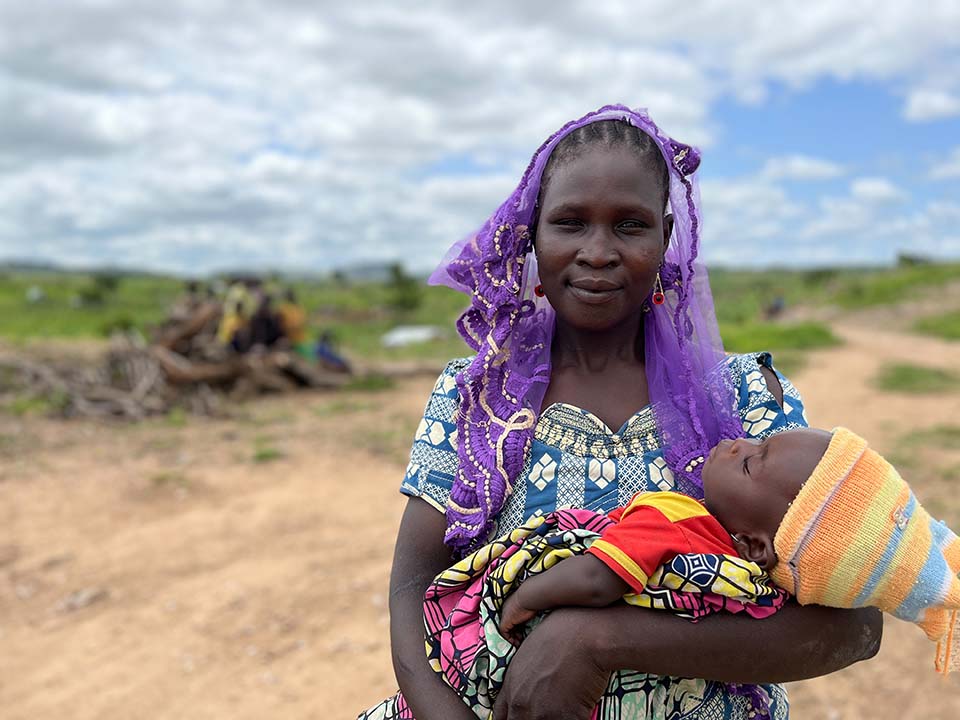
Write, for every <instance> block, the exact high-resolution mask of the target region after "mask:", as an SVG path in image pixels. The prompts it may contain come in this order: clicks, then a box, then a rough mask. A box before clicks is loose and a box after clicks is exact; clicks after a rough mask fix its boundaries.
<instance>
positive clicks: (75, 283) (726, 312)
mask: <svg viewBox="0 0 960 720" xmlns="http://www.w3.org/2000/svg"><path fill="white" fill-rule="evenodd" d="M710 277H711V283H712V286H713V290H714V296H715V301H716V308H717V314H718V320H719V321H720V325H721V331H722V334H723V337H724V340H725V343H726V345H727V348H728V350H730V351H733V352H739V351H746V350H750V349H758V348H762V349H769V350H772V351H775V352H779V353H784V352H786V353H787V354H788V355H791V354H792V355H793V356H798V353H802V351H804V350H809V349H812V348H815V347H823V346H828V345H831V344H834V343H835V342H836V339H835V338H834V337H833V336H832V335H831V333H830V331H829V329H828V328H826V327H825V326H823V325H818V324H816V323H804V324H799V325H784V324H781V323H774V322H767V321H765V320H764V310H765V308H767V307H768V306H769V305H770V304H771V303H772V302H774V300H775V299H776V298H780V299H781V300H782V301H783V303H784V304H785V306H786V307H787V308H791V307H794V306H798V305H813V306H816V305H839V306H841V307H843V308H848V309H855V308H860V307H868V306H872V305H876V304H883V303H889V302H894V301H896V300H898V299H899V298H901V297H903V296H904V295H905V294H906V293H908V292H909V291H910V289H912V288H916V287H921V286H922V287H924V288H929V287H931V286H934V285H936V284H938V283H946V282H949V281H953V280H958V279H960V264H957V263H954V264H936V265H922V266H910V265H908V266H903V267H894V268H887V269H870V270H862V269H843V270H839V269H824V270H807V271H797V270H766V271H762V272H757V271H731V270H723V269H718V270H713V271H711V273H710ZM292 286H293V288H294V289H295V290H296V291H297V293H298V295H299V298H300V301H301V303H302V304H303V305H304V306H305V307H306V308H307V310H308V312H309V313H310V317H311V324H312V326H313V328H314V329H315V331H319V330H321V329H323V330H330V331H332V332H333V333H334V336H335V337H336V338H337V340H338V341H339V342H340V344H341V346H342V347H343V348H344V350H346V351H347V352H348V353H349V354H351V355H353V356H355V357H366V358H373V359H394V358H396V359H401V358H442V357H452V356H455V355H458V354H465V353H466V352H467V348H466V346H465V345H464V344H463V342H462V341H461V340H460V339H459V337H457V335H456V332H455V330H454V322H455V320H456V318H457V316H458V315H459V313H460V312H461V310H462V309H463V307H464V297H463V296H462V295H461V294H459V293H457V292H454V291H452V290H449V289H447V288H436V287H422V286H421V287H420V289H419V298H420V299H419V303H416V302H414V303H407V304H408V305H415V307H412V309H404V310H401V309H398V305H401V306H402V304H403V303H398V301H397V297H396V296H397V290H396V288H395V287H392V286H391V285H390V284H388V283H359V282H357V283H350V282H343V281H340V282H337V281H334V280H325V281H315V282H306V281H297V282H293V283H292ZM31 288H40V289H41V290H42V292H43V295H44V297H43V299H41V300H38V301H36V302H32V303H31V302H28V301H27V296H28V293H29V292H30V289H31ZM181 289H182V282H181V281H180V280H178V279H176V278H171V277H160V276H148V275H126V276H107V278H106V279H104V278H103V277H98V276H96V275H86V274H81V273H54V272H7V273H4V274H0V339H4V340H7V341H11V342H23V341H27V340H30V339H32V338H91V337H104V336H106V335H107V334H109V332H110V330H111V329H113V328H117V327H130V328H136V329H138V330H140V331H141V332H143V333H144V334H148V333H149V330H150V328H151V326H152V325H155V324H156V323H158V322H159V321H161V320H162V319H163V317H164V316H165V314H166V312H167V310H168V308H169V307H170V305H171V304H172V303H173V302H174V300H175V299H176V297H177V295H178V294H179V293H180V291H181ZM34 292H36V291H34ZM414 295H417V291H416V290H415V291H414ZM399 324H430V325H437V326H439V327H441V328H443V329H444V330H445V331H446V332H447V335H446V336H445V337H444V338H443V339H441V340H438V341H434V342H431V343H428V344H423V345H417V346H410V347H407V348H403V349H397V350H391V349H385V348H383V347H382V346H381V344H380V338H381V336H382V335H383V334H384V333H385V332H386V331H388V330H389V329H391V328H393V327H395V326H397V325H399ZM917 330H918V331H920V332H927V333H933V334H937V335H940V336H942V337H954V338H955V337H957V336H960V316H958V315H957V314H956V313H953V314H951V315H944V316H942V317H939V318H931V319H928V320H924V321H921V323H919V324H918V327H917Z"/></svg>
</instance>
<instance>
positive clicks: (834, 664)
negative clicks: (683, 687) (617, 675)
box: [563, 602, 883, 683]
mask: <svg viewBox="0 0 960 720" xmlns="http://www.w3.org/2000/svg"><path fill="white" fill-rule="evenodd" d="M563 612H581V613H589V617H586V616H585V617H584V618H583V619H582V622H589V623H590V624H591V627H593V628H594V632H592V633H591V637H592V642H593V643H595V644H594V646H593V652H594V654H595V657H596V661H597V663H598V664H599V665H600V667H602V668H604V669H607V670H611V671H612V670H616V669H624V668H630V669H633V670H640V671H643V672H651V673H656V674H658V675H678V676H682V677H698V678H704V679H707V680H720V681H723V682H744V683H760V682H789V681H794V680H804V679H806V678H811V677H818V676H820V675H826V674H828V673H831V672H834V671H836V670H840V669H841V668H845V667H847V666H848V665H852V664H853V663H855V662H859V661H860V660H866V659H868V658H870V657H873V655H875V654H876V653H877V651H878V650H879V649H880V638H881V635H882V632H883V618H882V616H881V614H880V612H879V611H877V610H874V609H872V608H866V609H860V610H837V609H834V608H825V607H820V606H816V605H808V606H806V607H801V606H799V605H797V604H796V603H793V602H790V603H788V604H787V605H786V606H784V608H783V609H782V610H781V611H780V612H778V613H776V614H775V615H772V616H770V617H768V618H764V619H762V620H758V619H755V618H751V617H749V616H747V615H745V614H742V613H741V614H738V615H733V614H729V613H721V614H717V615H709V616H707V617H705V618H702V619H701V620H700V621H699V622H696V623H692V622H690V621H689V620H685V619H683V618H678V617H676V616H675V615H672V614H670V613H667V612H660V611H653V610H647V609H642V608H636V607H631V606H627V605H614V606H611V607H609V608H604V609H602V610H589V609H583V610H575V609H570V610H565V611H563Z"/></svg>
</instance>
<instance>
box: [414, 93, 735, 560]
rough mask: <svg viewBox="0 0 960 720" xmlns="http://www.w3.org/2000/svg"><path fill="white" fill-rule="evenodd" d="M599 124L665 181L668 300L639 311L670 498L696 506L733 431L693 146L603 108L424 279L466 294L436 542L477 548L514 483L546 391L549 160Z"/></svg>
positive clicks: (539, 155)
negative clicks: (638, 138)
mask: <svg viewBox="0 0 960 720" xmlns="http://www.w3.org/2000/svg"><path fill="white" fill-rule="evenodd" d="M604 120H618V121H622V122H626V123H629V124H630V125H633V126H635V127H637V128H638V129H640V130H641V131H643V132H644V133H646V134H647V135H649V136H650V137H651V138H653V140H654V141H655V142H656V144H657V146H658V147H659V148H660V151H661V152H662V153H663V157H664V159H665V160H666V163H667V167H668V168H669V172H670V187H669V198H670V208H671V212H672V213H673V219H674V225H673V234H672V235H671V239H670V246H669V248H668V249H667V252H666V255H665V257H664V263H663V267H662V268H661V270H660V276H661V278H662V281H663V286H664V289H665V290H666V292H667V300H666V302H665V303H664V304H663V305H651V304H650V302H649V298H648V301H647V307H648V308H649V312H645V314H644V348H645V364H646V374H647V386H648V389H649V394H650V403H651V405H652V406H653V410H654V414H655V417H656V420H657V425H658V427H659V429H660V433H661V441H662V442H661V445H662V447H663V448H664V459H665V460H666V462H667V465H668V466H669V467H670V468H671V470H672V471H673V473H674V477H675V478H676V483H677V489H678V490H680V491H681V492H685V493H687V494H689V495H692V496H694V497H697V498H701V497H703V484H702V481H701V479H700V470H701V468H702V465H703V458H704V457H705V455H706V453H707V451H708V450H709V449H710V448H711V447H713V446H714V445H715V444H716V443H717V442H718V441H719V440H720V439H721V438H724V437H738V436H739V435H742V434H743V430H742V426H741V424H740V420H739V417H738V415H737V412H736V407H735V402H734V397H735V395H734V392H733V388H732V386H731V382H730V380H729V377H728V373H726V372H724V371H723V369H722V367H723V365H722V363H723V359H724V353H723V345H722V343H721V340H720V333H719V330H718V328H717V321H716V317H715V316H714V310H713V297H712V295H711V293H710V284H709V281H708V280H707V275H706V270H705V269H704V267H703V265H702V264H701V263H700V261H699V260H698V259H697V254H698V252H699V245H700V211H699V209H698V207H699V200H700V195H699V189H698V186H697V181H696V179H695V177H694V176H693V174H694V172H695V171H696V169H697V167H698V166H699V164H700V153H699V151H698V150H697V149H696V148H693V147H691V146H689V145H684V144H683V143H679V142H676V141H675V140H672V139H671V138H669V137H667V136H666V135H664V134H663V133H662V132H661V131H660V129H659V128H658V127H657V126H656V125H655V124H654V123H653V121H652V120H651V119H650V117H649V116H648V115H647V113H646V112H645V111H643V110H631V109H630V108H628V107H626V106H623V105H608V106H605V107H602V108H600V109H599V110H597V111H596V112H592V113H589V114H587V115H585V116H584V117H582V118H580V119H579V120H574V121H573V122H570V123H567V124H566V125H564V126H563V127H562V128H561V129H560V130H559V131H557V132H556V133H555V134H554V135H552V136H551V137H550V138H549V139H548V140H547V141H546V142H545V143H544V144H543V145H541V146H540V149H539V150H537V152H536V154H535V155H534V156H533V159H532V160H531V161H530V164H529V165H528V166H527V169H526V171H525V172H524V174H523V177H522V178H521V180H520V184H519V185H518V186H517V189H516V190H514V191H513V194H511V195H510V197H509V198H507V201H506V202H505V203H503V205H501V206H500V207H499V208H498V209H497V211H496V212H495V213H494V214H493V216H492V217H491V218H490V219H489V220H487V221H486V222H485V223H484V225H483V227H481V228H480V230H479V231H478V232H477V233H476V234H475V235H473V236H470V237H468V238H466V239H465V240H462V241H460V242H459V243H457V244H456V245H454V246H453V247H452V248H451V249H450V251H449V252H448V253H447V256H446V258H444V260H443V262H442V263H441V264H440V266H439V267H438V268H437V269H436V270H435V271H434V273H433V275H431V277H430V284H432V285H447V286H449V287H452V288H455V289H457V290H461V291H463V292H465V293H467V294H468V295H469V296H470V306H469V307H468V308H467V309H466V310H465V311H464V313H463V315H461V317H460V319H459V320H458V321H457V329H458V330H459V331H460V334H461V335H462V336H463V338H464V340H466V342H467V344H468V345H469V346H470V347H471V348H472V349H473V350H475V351H476V353H477V355H476V358H475V359H474V360H473V362H471V364H470V365H469V366H468V367H467V368H466V369H464V370H463V372H461V373H460V374H459V375H458V376H457V388H458V390H459V391H460V398H461V402H460V410H459V413H458V415H457V443H458V447H457V454H458V458H459V468H458V470H457V476H456V478H455V481H454V483H453V488H452V490H451V493H450V500H449V501H448V503H447V508H446V515H447V531H446V534H445V536H444V540H445V542H446V543H447V544H448V545H450V546H451V547H452V548H454V549H455V550H456V551H458V552H461V553H463V552H467V551H469V550H471V549H473V548H474V547H476V546H477V545H478V544H480V543H482V542H483V541H484V540H485V539H486V537H487V535H488V534H489V532H490V530H491V528H492V525H493V520H494V518H495V517H496V516H497V514H498V513H499V512H500V510H501V508H502V507H503V504H504V502H505V501H506V499H507V497H508V496H509V494H510V492H511V489H512V483H513V482H514V480H515V479H516V478H517V477H518V476H519V475H520V472H521V471H522V470H523V465H524V462H525V460H526V454H527V451H528V450H529V448H530V444H531V442H532V440H533V435H534V429H535V425H536V422H537V417H538V415H539V413H540V409H541V407H540V406H541V404H542V402H543V397H544V393H545V392H546V389H547V385H548V384H549V382H550V343H551V340H552V338H553V328H554V322H555V318H556V316H555V313H554V311H553V308H552V307H550V304H549V302H547V300H546V298H538V297H536V296H535V294H534V292H533V288H534V287H535V286H536V285H537V283H538V282H539V280H538V276H537V269H536V259H535V257H534V255H533V246H532V243H531V235H530V225H531V223H532V222H533V221H534V218H535V216H536V211H537V208H536V203H537V198H538V196H539V193H540V182H541V178H542V176H543V171H544V168H545V167H546V165H547V162H548V161H549V159H550V154H551V153H552V152H553V149H554V148H555V147H556V146H557V143H559V142H560V141H561V140H562V139H563V138H564V137H566V136H567V135H569V134H570V133H571V132H573V131H574V130H576V129H577V128H580V127H582V126H584V125H587V124H590V123H595V122H600V121H604Z"/></svg>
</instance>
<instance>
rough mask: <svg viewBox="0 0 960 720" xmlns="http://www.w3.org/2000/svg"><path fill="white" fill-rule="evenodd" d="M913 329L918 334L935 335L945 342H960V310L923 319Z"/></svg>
mask: <svg viewBox="0 0 960 720" xmlns="http://www.w3.org/2000/svg"><path fill="white" fill-rule="evenodd" d="M913 328H914V330H916V331H917V332H920V333H923V334H925V335H935V336H936V337H940V338H943V339H944V340H960V310H957V311H954V312H948V313H944V314H943V315H933V316H931V317H925V318H922V319H920V320H918V321H917V322H916V323H915V324H914V326H913Z"/></svg>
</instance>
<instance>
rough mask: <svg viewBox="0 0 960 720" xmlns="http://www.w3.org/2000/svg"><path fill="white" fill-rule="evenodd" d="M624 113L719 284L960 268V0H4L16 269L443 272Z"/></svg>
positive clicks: (5, 112) (5, 144)
mask: <svg viewBox="0 0 960 720" xmlns="http://www.w3.org/2000/svg"><path fill="white" fill-rule="evenodd" d="M921 8H922V11H921ZM614 102H619V103H623V104H627V105H630V106H633V107H645V108H648V109H649V111H650V114H651V116H652V117H653V118H654V120H655V121H656V122H657V123H658V124H659V125H660V126H661V127H662V128H663V129H664V130H665V131H666V132H668V133H669V134H670V135H672V136H673V137H675V138H678V139H680V140H682V141H685V142H688V143H691V144H695V145H697V146H699V147H701V148H702V150H703V162H702V164H701V167H700V171H699V175H700V180H701V193H702V198H703V214H704V230H703V254H704V257H705V258H706V260H707V261H708V262H709V263H711V264H713V265H726V266H735V267H743V266H750V267H768V266H819V265H826V264H883V263H888V262H891V261H893V260H894V259H895V258H896V256H897V253H898V252H910V253H914V254H920V255H927V256H931V257H938V258H960V3H957V2H955V1H954V0H946V1H937V0H931V1H929V2H924V3H922V4H918V3H906V2H900V1H899V0H890V1H888V2H876V1H873V2H865V1H863V0H847V1H846V2H843V3H839V2H813V1H808V2H805V3H796V2H764V3H756V2H738V1H737V0H728V1H724V2H719V1H713V0H702V1H699V2H698V1H695V0H693V1H688V2H684V3H679V2H676V0H664V1H662V2H661V1H659V0H649V1H646V2H643V1H638V0H625V1H622V2H621V1H607V0H590V2H569V3H558V2H556V1H555V0H551V1H550V2H547V1H546V0H529V1H527V2H517V1H516V0H505V1H503V2H499V1H494V2H482V3H464V2H431V1H430V0H418V1H417V2H410V3H404V2H396V0H388V1H384V2H379V1H377V2H364V1H363V0H358V1H357V2H350V3H347V2H326V1H324V0H320V1H318V0H263V1H257V0H230V1H229V2H228V1H220V0H164V2H158V1H156V0H71V2H68V3H64V2H62V0H31V1H30V2H22V1H21V0H0V260H2V259H18V260H32V261H52V262H56V263H60V264H63V265H66V266H71V267H88V266H97V265H108V266H111V267H129V268H138V269H149V270H155V271H162V272H174V273H179V274H184V275H202V274H206V273H210V272H214V271H216V270H218V269H224V268H231V269H235V268H240V267H246V268H258V269H275V270H286V271H305V272H314V271H317V272H326V271H330V270H332V269H335V268H342V267H347V266H351V265H357V264H367V263H383V262H391V261H401V262H403V263H404V264H405V265H406V266H407V267H408V268H409V269H411V270H414V271H418V272H421V271H426V270H429V269H431V268H432V267H433V266H434V265H435V264H436V263H437V262H438V261H439V260H440V258H441V257H442V256H443V254H444V251H445V250H446V248H447V247H448V246H449V245H450V244H452V243H453V242H455V241H457V240H459V239H460V238H462V237H463V236H465V235H467V234H468V233H469V232H471V231H472V230H475V229H476V228H477V227H478V226H479V225H480V224H481V223H482V222H483V220H484V219H485V218H486V217H487V216H488V215H489V214H490V213H491V212H492V211H493V210H494V209H495V208H496V207H497V206H498V205H499V204H500V202H502V201H503V200H504V199H505V198H506V197H507V196H508V195H509V193H510V192H511V191H512V189H513V188H514V187H515V186H516V184H517V182H518V180H519V178H520V174H521V173H522V171H523V169H524V168H525V167H526V164H527V162H528V161H529V158H530V156H531V154H532V153H533V151H534V150H535V149H536V148H537V146H539V144H540V143H541V142H542V141H543V140H544V139H545V138H546V137H547V136H548V135H550V134H551V133H552V132H553V131H554V130H556V129H557V128H558V127H559V126H560V125H562V124H563V123H564V122H566V121H567V120H570V119H572V118H574V117H578V116H580V115H582V114H584V113H585V112H588V111H590V110H593V109H595V108H597V107H599V106H601V105H603V104H607V103H614Z"/></svg>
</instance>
